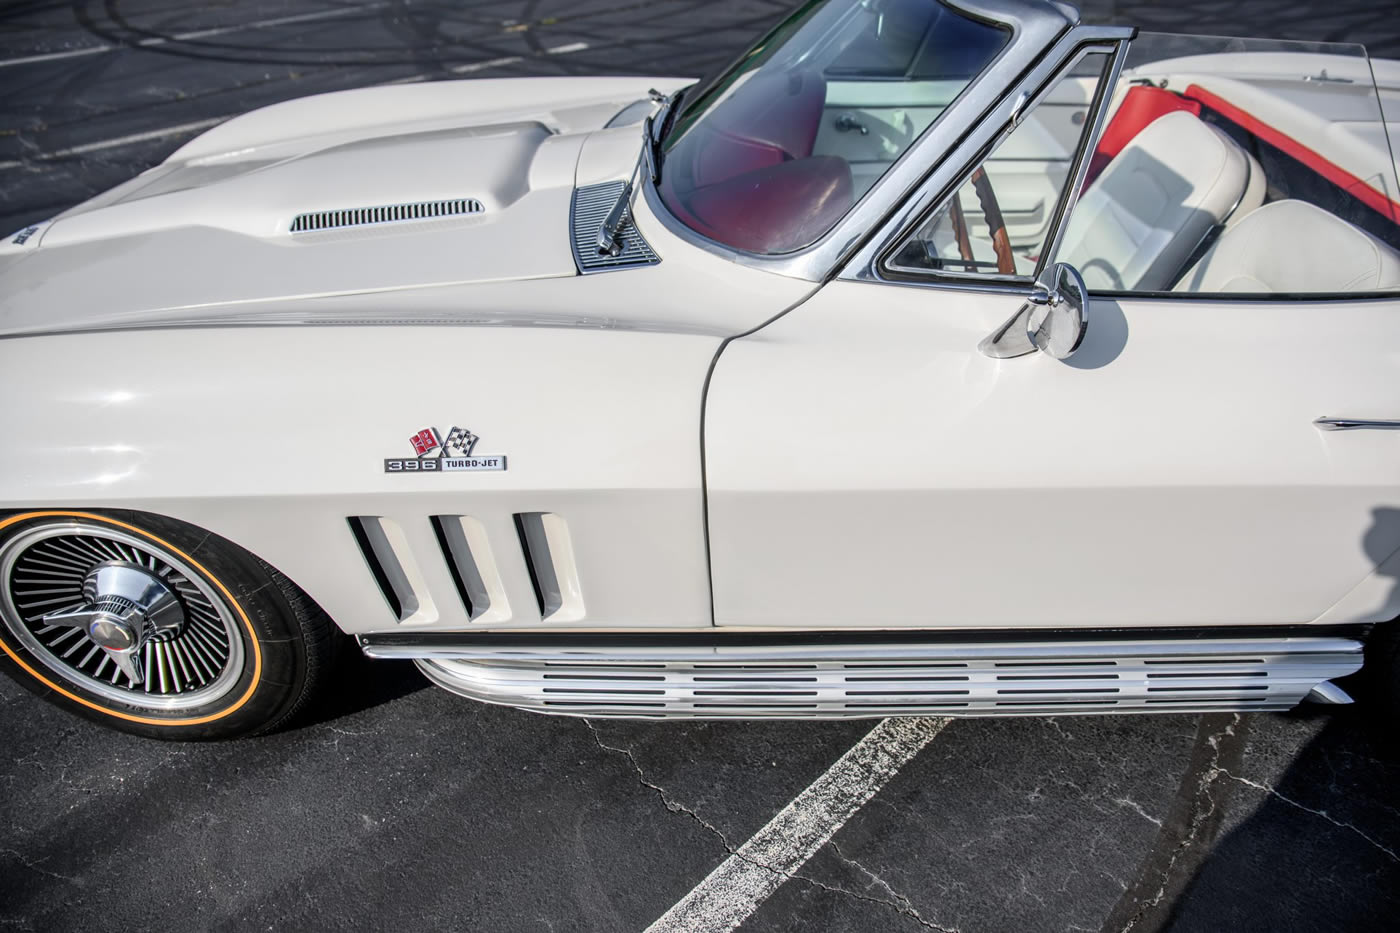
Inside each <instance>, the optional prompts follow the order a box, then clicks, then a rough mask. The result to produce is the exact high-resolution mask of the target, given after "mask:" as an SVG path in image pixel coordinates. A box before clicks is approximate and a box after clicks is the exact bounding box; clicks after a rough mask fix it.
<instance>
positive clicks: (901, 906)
mask: <svg viewBox="0 0 1400 933" xmlns="http://www.w3.org/2000/svg"><path fill="white" fill-rule="evenodd" d="M583 722H584V725H586V726H587V727H588V731H589V732H590V733H591V734H592V735H593V741H594V743H595V744H596V745H597V746H598V747H599V748H600V749H602V750H604V751H608V752H614V753H616V754H619V755H622V756H624V757H625V758H626V759H627V761H628V762H629V763H630V764H631V765H632V770H633V771H634V772H636V775H637V781H638V783H640V784H641V785H642V786H643V787H646V788H647V789H649V790H651V791H652V792H654V793H655V794H656V796H657V798H658V799H659V800H660V801H661V803H662V805H663V806H665V808H666V809H667V811H669V812H671V813H683V814H685V815H686V816H688V817H690V818H691V819H692V820H694V821H695V823H697V824H698V825H699V826H701V827H703V828H704V829H706V830H709V832H710V833H711V834H712V835H714V837H715V838H716V839H718V840H719V844H720V846H721V847H723V849H724V851H725V853H726V854H727V855H730V856H733V857H735V858H737V859H739V860H740V861H743V862H746V863H748V864H750V865H752V866H754V867H755V868H758V869H761V870H762V871H767V872H771V873H772V874H774V875H776V876H778V877H779V878H782V879H783V880H784V881H800V882H802V883H804V884H807V885H810V886H812V887H815V888H820V889H821V890H823V891H828V892H830V893H832V894H838V895H842V896H844V897H849V898H852V899H853V900H857V901H864V902H866V903H869V904H877V905H879V906H881V907H884V908H887V909H891V910H894V911H895V912H897V913H900V914H903V915H905V916H907V917H909V918H910V919H911V920H913V921H914V922H915V923H918V924H919V925H921V926H923V927H924V928H925V929H929V930H935V931H937V933H961V931H960V930H958V929H957V928H956V927H944V926H940V925H938V924H936V923H932V922H930V921H928V920H925V919H924V918H923V917H922V916H921V915H920V914H919V911H918V910H916V909H915V907H914V905H913V904H912V903H910V901H909V898H907V897H905V896H904V895H902V894H899V893H897V892H896V891H895V890H894V889H893V888H891V887H890V886H889V884H887V883H886V882H885V880H884V879H883V878H880V877H879V876H878V875H876V874H875V873H874V872H872V871H870V869H868V868H866V867H865V866H864V865H862V864H860V863H859V862H857V861H856V860H855V859H852V858H850V857H849V856H847V855H846V854H845V853H844V852H842V851H841V849H840V847H839V846H837V844H836V842H835V841H834V840H828V841H827V842H826V843H825V845H827V846H830V847H831V849H832V850H833V851H834V852H835V854H836V855H837V857H839V858H840V859H841V860H842V861H844V862H846V863H848V864H850V865H852V866H854V867H855V868H857V869H859V870H860V871H861V872H862V873H864V874H865V875H867V876H868V877H869V878H871V879H872V880H873V881H874V882H875V883H876V884H878V885H879V886H880V887H882V888H884V889H885V891H886V892H887V893H888V894H889V895H890V897H891V898H893V900H883V899H881V898H878V897H871V896H870V895H868V894H862V893H860V892H859V891H852V890H850V889H849V888H844V887H841V886H839V885H833V884H828V883H827V882H824V881H821V880H819V879H817V878H813V877H811V876H810V875H804V874H801V873H800V872H797V871H788V870H786V869H783V868H779V867H778V866H776V865H769V864H767V863H765V862H762V861H759V860H758V859H755V858H753V857H752V856H751V855H748V854H746V853H744V852H741V851H739V848H738V847H737V846H735V845H733V844H732V843H731V842H730V841H729V837H728V836H726V835H725V834H724V832H723V831H721V830H720V828H719V827H717V826H715V825H714V824H713V823H711V822H710V821H709V820H707V819H705V818H704V817H703V816H701V815H700V814H699V813H696V812H695V811H694V810H693V809H691V808H690V807H687V806H686V805H685V804H683V803H681V802H680V801H678V800H675V799H674V798H672V797H671V795H670V794H669V793H667V791H666V789H665V788H664V787H662V786H661V785H660V784H657V783H656V782H655V781H653V780H651V779H650V778H648V777H647V775H646V771H644V770H643V769H642V766H641V763H640V762H639V761H637V756H636V754H635V753H634V752H633V751H632V749H631V748H626V747H622V746H618V745H609V744H608V743H607V742H605V741H603V736H602V733H600V732H599V731H598V727H597V726H596V725H594V723H593V720H591V719H584V720H583Z"/></svg>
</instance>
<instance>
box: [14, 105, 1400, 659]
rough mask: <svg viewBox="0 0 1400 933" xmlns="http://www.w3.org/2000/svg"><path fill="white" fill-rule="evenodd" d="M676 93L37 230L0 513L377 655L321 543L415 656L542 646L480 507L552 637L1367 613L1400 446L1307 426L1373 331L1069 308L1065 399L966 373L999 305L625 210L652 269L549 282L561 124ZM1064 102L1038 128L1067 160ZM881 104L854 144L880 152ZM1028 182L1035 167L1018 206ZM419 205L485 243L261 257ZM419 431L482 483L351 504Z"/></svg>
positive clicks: (1035, 386) (357, 132)
mask: <svg viewBox="0 0 1400 933" xmlns="http://www.w3.org/2000/svg"><path fill="white" fill-rule="evenodd" d="M682 83H685V82H682V81H680V80H679V79H657V78H619V79H578V78H567V79H511V80H503V81H472V82H446V83H438V84H425V85H414V86H404V87H393V88H379V89H371V90H364V91H354V92H343V93H340V94H332V95H324V96H322V97H318V98H310V99H307V100H304V101H294V102H289V103H286V104H281V105H277V106H276V107H272V108H267V109H265V110H262V111H258V112H255V113H253V114H249V115H246V116H244V117H240V118H237V119H235V120H232V121H229V122H228V123H226V124H224V125H222V126H220V127H217V128H215V129H214V130H212V131H210V132H209V133H206V134H205V135H203V136H201V137H199V138H198V139H196V140H194V141H193V142H191V143H189V144H188V145H186V146H185V147H183V148H182V149H180V150H179V151H178V152H177V153H175V155H173V156H172V157H171V159H170V160H169V161H168V162H167V163H165V164H163V165H162V166H159V167H157V168H156V169H153V170H152V171H151V172H149V173H146V174H145V175H143V176H141V177H139V178H137V179H134V180H133V181H131V182H129V183H127V184H126V185H122V186H119V187H118V188H116V189H114V190H113V191H111V192H108V193H107V194H104V195H102V196H99V197H98V198H95V199H93V200H92V201H90V202H88V203H86V204H84V205H80V206H79V207H78V208H75V209H73V210H71V211H68V212H65V214H63V215H61V216H60V217H59V218H58V219H57V220H56V221H55V222H54V223H53V224H51V225H49V226H47V227H45V228H43V229H42V230H40V231H37V232H36V237H35V239H34V241H33V243H32V244H31V243H26V244H18V246H19V247H20V248H18V249H16V250H13V251H11V252H10V253H9V254H7V255H5V256H0V276H2V277H0V283H3V287H0V337H6V338H8V339H0V374H3V375H0V378H3V380H4V382H5V385H7V386H8V387H9V389H8V390H7V393H8V394H7V397H8V398H11V399H13V398H16V397H18V396H19V395H20V393H21V392H22V393H23V403H22V404H10V405H6V406H3V407H0V437H4V438H5V441H6V442H5V444H4V445H3V446H0V508H6V509H9V508H16V509H20V508H105V509H137V510H148V511H152V512H158V513H161V514H166V515H171V516H174V517H177V518H181V519H183V520H186V521H189V522H192V523H194V524H197V525H200V526H202V527H205V528H208V529H210V530H213V531H215V532H217V533H218V534H221V535H223V536H225V537H227V538H230V539H232V540H234V541H236V542H238V543H239V544H241V545H243V546H244V547H247V548H248V549H249V550H251V551H253V552H254V553H256V554H258V555H259V556H261V557H262V558H263V559H265V560H267V561H269V562H270V563H272V564H273V565H274V566H277V567H278V568H279V569H281V570H282V571H283V572H285V573H286V574H287V575H288V576H290V577H291V578H292V579H293V580H295V581H296V582H297V583H299V584H300V585H301V586H303V587H304V588H305V589H307V591H308V592H309V593H310V594H311V595H312V597H313V598H315V599H316V600H317V601H318V602H319V603H320V604H321V605H322V606H323V607H325V608H326V609H327V611H328V612H329V613H330V614H331V615H332V617H333V618H335V619H336V621H337V623H338V624H340V625H341V626H342V627H343V628H345V629H346V630H347V631H354V632H366V631H373V630H384V629H388V628H392V627H394V626H395V622H394V619H393V617H392V616H391V614H390V612H389V609H388V607H387V606H386V605H385V603H384V600H383V599H382V597H381V595H380V593H379V591H378V589H377V587H376V586H375V584H374V582H373V579H372V577H371V575H370V574H369V572H368V570H367V569H366V568H365V566H364V561H363V559H362V557H361V555H360V553H359V551H358V549H357V547H356V545H355V542H354V539H353V536H352V535H351V533H350V530H349V527H348V526H347V523H346V518H347V516H355V515H361V516H376V517H381V518H383V519H385V520H386V524H385V527H386V528H388V529H392V535H391V539H392V543H393V545H394V547H395V548H396V550H397V551H398V552H400V553H401V554H402V555H404V557H405V563H406V573H407V575H408V577H409V579H410V583H411V584H412V585H413V586H414V588H415V589H417V590H421V593H420V594H419V595H420V599H419V604H418V609H417V611H416V612H415V613H414V614H413V615H412V616H411V617H410V619H409V621H408V622H407V623H405V625H407V626H409V627H419V628H422V627H435V628H452V629H457V628H486V627H493V628H505V629H510V628H522V627H523V628H533V629H538V628H540V627H541V620H540V613H539V611H538V608H537V602H536V598H535V595H534V593H533V591H532V586H531V583H530V579H529V574H528V571H527V568H526V566H525V563H524V559H523V557H522V552H521V547H520V542H519V539H518V536H517V532H516V529H515V527H514V522H513V515H514V514H515V513H518V512H545V513H549V514H550V515H551V516H554V518H553V519H551V521H550V524H549V527H548V533H549V535H550V542H551V549H552V550H555V551H557V553H559V554H560V555H561V556H562V558H563V559H564V560H565V561H566V562H567V564H568V565H569V569H570V574H569V575H566V579H565V580H564V581H563V584H564V586H565V588H566V590H567V593H566V594H565V596H566V597H567V599H566V608H565V609H564V610H561V613H558V614H556V616H555V617H554V618H553V619H551V620H550V624H551V625H555V624H557V625H558V626H559V627H560V628H568V629H600V628H602V629H611V628H624V629H625V628H655V629H659V630H674V629H684V628H691V629H695V628H704V627H707V626H710V625H711V624H712V623H718V624H719V625H730V626H742V627H749V626H764V627H774V628H783V627H808V628H819V627H903V626H924V627H940V626H984V627H996V626H1006V625H1025V626H1046V625H1056V626H1086V625H1089V626H1092V625H1150V624H1166V625H1202V626H1206V625H1213V624H1228V623H1236V624H1238V623H1268V622H1302V621H1307V620H1309V619H1312V618H1314V617H1316V618H1318V619H1319V620H1325V621H1367V620H1373V619H1377V618H1382V617H1384V616H1385V615H1387V614H1388V615H1394V614H1395V613H1396V612H1400V600H1397V597H1396V592H1397V590H1396V588H1395V587H1394V586H1391V585H1389V584H1388V583H1387V581H1388V580H1391V579H1392V578H1393V577H1394V576H1395V572H1396V571H1395V568H1396V566H1397V564H1396V560H1397V559H1400V558H1396V557H1393V556H1392V555H1394V554H1397V553H1400V521H1395V520H1392V517H1393V516H1398V517H1400V508H1396V509H1392V508H1391V505H1392V504H1396V505H1400V503H1396V499H1397V494H1400V488H1397V487H1400V479H1398V478H1397V477H1400V474H1397V472H1396V469H1395V463H1396V457H1397V456H1400V434H1388V433H1365V432H1340V433H1335V434H1323V433H1321V432H1317V431H1316V430H1315V429H1314V428H1313V427H1312V425H1311V421H1312V419H1314V418H1316V417H1318V416H1320V415H1327V414H1333V415H1347V416H1355V417H1364V416H1373V417H1380V418H1387V417H1400V388H1397V387H1400V380H1398V379H1397V378H1396V376H1397V363H1400V361H1397V358H1396V357H1397V355H1400V350H1395V349H1394V348H1396V347H1400V307H1397V306H1396V303H1395V302H1389V303H1387V302H1333V303H1325V304H1300V303H1276V304H1246V303H1239V304H1225V303H1210V302H1199V301H1184V300H1179V299H1178V300H1172V301H1135V302H1128V301H1124V302H1121V303H1116V302H1096V304H1095V308H1094V310H1093V317H1092V320H1091V326H1090V338H1089V343H1088V344H1087V345H1086V346H1085V348H1084V349H1083V350H1082V351H1081V352H1080V354H1079V356H1077V357H1075V358H1074V359H1073V360H1072V361H1071V364H1070V365H1065V364H1061V363H1057V362H1055V361H1052V360H1050V359H1048V358H1043V357H1039V356H1036V357H1030V358H1026V359H1018V360H1007V361H1002V362H996V361H992V360H989V359H986V358H984V357H981V356H979V355H978V354H977V353H976V345H977V342H978V340H979V339H980V338H981V337H982V336H984V335H985V334H986V333H987V332H989V331H990V330H992V329H993V328H994V327H995V326H996V325H997V324H999V323H1001V321H1002V320H1004V319H1005V318H1006V317H1007V316H1008V315H1009V313H1010V312H1011V311H1012V310H1013V309H1014V308H1015V306H1016V305H1017V304H1018V303H1019V301H1020V299H1019V298H1018V297H1015V296H1009V295H1004V294H1003V295H995V294H989V293H986V292H975V291H957V290H948V289H928V288H911V287H905V286H899V285H892V284H853V283H849V282H834V283H831V284H827V285H825V286H822V287H820V288H819V287H818V285H817V284H815V283H812V282H808V281H804V280H802V279H799V278H795V277H785V276H783V275H779V274H774V273H770V272H767V271H759V270H757V269H755V268H752V267H750V266H746V265H742V264H739V263H736V262H732V261H730V259H729V258H726V257H725V256H723V255H722V254H716V253H712V252H709V251H706V250H703V249H700V248H697V247H696V246H695V245H694V244H693V243H691V242H688V241H687V240H685V239H684V238H683V237H681V236H679V235H678V234H677V233H676V232H674V231H673V230H671V229H668V228H667V227H666V226H664V225H663V223H662V222H661V220H660V219H659V218H657V217H656V216H655V215H653V214H652V213H651V211H650V208H649V207H648V206H647V203H646V202H645V200H644V199H642V198H638V199H636V201H635V202H634V207H633V211H634V216H635V220H636V224H637V226H638V228H639V229H640V230H641V231H642V233H643V234H644V235H645V236H646V237H647V239H648V241H649V242H650V244H651V245H652V247H653V248H654V249H655V250H656V252H657V253H658V255H659V256H660V257H661V259H662V262H661V263H660V264H659V265H655V266H650V267H646V268H637V269H631V270H627V271H625V272H617V273H609V274H604V275H592V276H584V277H580V276H577V275H575V271H574V265H573V260H572V256H571V253H570V246H569V240H568V217H569V204H570V197H571V194H572V191H573V189H574V186H575V185H577V184H591V183H595V182H601V181H607V180H613V179H619V178H625V177H627V176H628V174H629V173H630V172H631V170H632V168H633V166H634V164H635V161H636V156H637V152H638V144H639V142H640V140H639V135H640V134H639V130H638V128H637V127H636V126H635V125H633V126H628V127H622V128H618V129H615V130H602V129H600V127H601V126H602V124H603V123H604V122H605V121H606V120H607V119H608V118H609V117H610V116H611V115H612V114H614V113H616V112H617V111H618V110H620V109H621V108H622V107H623V106H626V105H627V104H628V103H630V102H632V101H634V100H636V99H637V98H639V97H641V96H643V95H644V94H645V91H646V89H647V88H648V87H653V86H654V87H657V88H659V89H661V90H663V91H667V90H671V89H674V88H675V87H676V86H679V85H680V84H682ZM1081 98H1083V95H1082V94H1080V95H1079V96H1078V97H1072V98H1067V99H1066V100H1065V101H1060V103H1063V104H1064V106H1065V111H1064V113H1063V114H1060V116H1063V117H1065V118H1066V120H1067V121H1068V122H1067V124H1066V125H1067V126H1070V127H1072V126H1074V125H1075V123H1074V112H1075V110H1076V109H1077V108H1078V107H1080V106H1081V103H1082V101H1081ZM1051 103H1054V102H1053V101H1052V102H1051ZM890 104H891V105H890V107H880V108H876V111H877V112H874V114H873V115H874V116H876V117H878V118H879V119H880V120H881V121H882V122H884V123H886V124H888V125H889V126H891V127H894V126H896V125H901V126H902V125H903V123H904V121H903V120H902V119H901V117H900V115H899V113H898V111H899V109H900V108H899V106H898V101H893V102H890ZM1060 122H1066V121H1060ZM1056 125H1058V124H1056ZM1061 129H1064V127H1061ZM1046 131H1047V133H1049V134H1050V135H1051V136H1053V135H1055V132H1054V131H1055V126H1050V125H1047V130H1046ZM1066 132H1068V130H1066ZM830 135H831V134H829V133H828V134H827V136H830ZM834 144H835V143H834ZM840 144H841V145H847V146H857V145H860V142H859V141H858V140H856V139H855V138H854V137H851V138H850V139H843V140H841V141H840ZM1051 161H1053V162H1056V163H1058V162H1062V161H1064V160H1062V159H1055V160H1051ZM1064 168H1066V166H1058V165H1056V166H1051V168H1049V169H1047V168H1046V167H1045V165H1044V164H1040V165H1037V167H1036V168H1035V171H1034V173H1033V174H1036V176H1037V177H1036V178H1035V179H1034V184H1030V185H1028V186H1027V187H1026V190H1025V191H1022V192H1019V195H1022V197H1021V198H1020V201H1021V202H1023V203H1024V204H1025V205H1029V207H1026V208H1025V209H1024V210H1023V213H1026V214H1027V215H1029V214H1030V213H1032V212H1033V211H1034V210H1035V208H1036V207H1037V203H1038V202H1037V198H1039V199H1040V202H1044V200H1045V198H1044V192H1043V191H1041V189H1042V188H1043V187H1044V182H1045V180H1046V179H1048V178H1050V177H1051V176H1052V175H1054V173H1055V172H1060V171H1063V169H1064ZM1042 176H1043V177H1042ZM459 197H462V198H476V199H478V200H480V201H482V202H483V204H484V205H485V207H486V210H485V211H484V212H483V213H482V214H480V215H473V216H468V217H463V218H456V219H451V220H439V221H432V222H424V223H405V224H396V225H383V226H377V227H372V228H366V229H362V230H357V231H341V232H328V233H318V234H308V235H298V236H295V237H293V236H292V235H291V234H290V233H289V231H288V228H289V225H290V222H291V218H292V217H294V216H295V215H296V214H298V213H303V212H309V211H319V210H331V209H339V208H356V207H372V206H380V205H385V204H392V203H399V202H405V201H418V200H427V199H435V198H459ZM1046 220H1048V216H1047V217H1044V218H1042V217H1041V216H1039V215H1037V216H1036V217H1035V218H1034V221H1035V223H1034V225H1033V226H1034V230H1032V231H1031V232H1033V233H1036V234H1037V235H1038V231H1040V230H1042V229H1043V225H1044V222H1045V221H1046ZM1027 222H1028V224H1029V223H1030V221H1029V220H1028V221H1027ZM1027 235H1029V234H1027ZM804 301H805V304H804V303H803V302H804ZM794 308H795V310H790V309H794ZM784 312H789V313H787V314H786V315H785V316H783V315H784ZM775 317H776V318H779V319H778V320H777V321H776V322H774V323H772V324H771V325H769V326H767V327H764V326H763V325H764V324H765V323H766V322H769V321H770V320H772V319H774V318H775ZM312 325H315V326H312ZM104 331H111V332H104ZM742 334H749V336H745V337H742V338H740V339H737V340H735V341H733V342H732V343H731V344H730V345H729V347H728V349H727V350H726V351H725V352H724V353H723V356H722V357H721V359H720V360H719V363H718V366H717V367H716V369H715V370H714V373H713V380H712V382H711V385H710V395H709V398H708V407H707V408H706V409H705V419H706V421H705V430H706V437H707V441H708V446H707V448H706V456H707V460H706V464H705V465H706V467H707V469H708V477H709V482H710V513H709V520H710V527H709V529H708V530H709V534H710V537H709V544H710V548H711V550H710V553H709V555H708V556H709V558H711V559H712V561H713V566H712V567H711V564H710V563H709V561H707V552H706V549H705V548H706V527H705V517H706V516H705V513H704V491H703V489H702V470H701V467H702V461H701V441H700V438H701V412H702V402H703V399H704V387H705V385H706V380H707V376H708V375H709V371H710V367H711V363H712V361H713V360H714V358H715V354H716V353H717V352H718V351H719V349H720V347H721V344H722V343H723V341H724V340H725V339H726V338H733V337H738V336H739V335H742ZM40 335H43V336H40ZM453 424H458V425H462V426H464V427H469V428H470V429H471V430H473V431H475V432H476V433H477V434H479V435H480V436H481V442H480V443H481V448H480V449H481V450H482V451H483V452H487V453H500V454H504V455H505V456H507V457H508V460H509V469H508V470H505V471H500V472H479V473H478V472H470V473H455V474H454V473H446V474H440V475H420V476H390V475H386V474H385V473H384V471H383V468H382V462H383V459H384V458H385V457H392V456H409V455H411V454H410V451H411V448H410V447H409V446H408V442H407V438H408V437H409V436H410V435H411V434H413V433H415V432H416V431H418V430H419V429H421V428H423V427H426V426H435V427H438V428H439V429H442V430H445V429H446V428H448V427H450V426H451V425H453ZM433 515H442V516H449V517H452V518H453V519H454V520H458V521H460V527H461V528H462V530H463V534H464V536H465V537H466V539H467V540H468V542H469V543H470V545H471V548H472V551H473V555H474V558H475V559H476V561H477V563H478V565H479V567H480V568H481V570H482V576H483V581H484V584H485V586H486V588H487V590H488V592H489V593H490V609H489V611H487V612H485V613H483V614H481V615H479V616H478V617H477V618H476V619H475V620H474V621H473V620H468V618H467V616H466V613H465V611H464V610H463V608H462V606H461V602H460V600H459V599H458V597H457V595H456V590H455V587H454V584H453V581H452V579H451V576H450V573H449V570H448V566H447V564H446V562H445V561H444V559H443V555H442V552H441V549H440V547H439V543H438V541H437V540H436V538H435V536H434V533H433V531H432V528H431V525H430V523H429V517H430V516H433ZM1378 564H1379V565H1380V569H1379V570H1375V568H1376V566H1377V565H1378ZM1373 570H1375V573H1374V574H1373V575H1372V576H1371V577H1369V578H1368V577H1367V574H1368V573H1372V571H1373ZM711 574H713V584H714V596H715V601H714V610H713V614H712V611H711V603H710V586H711Z"/></svg>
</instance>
